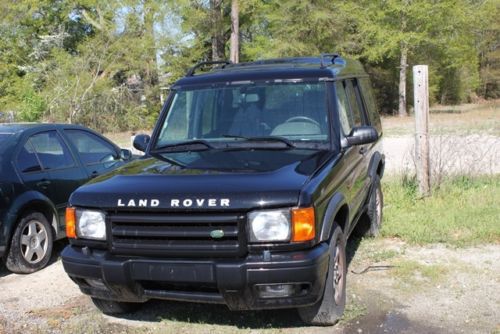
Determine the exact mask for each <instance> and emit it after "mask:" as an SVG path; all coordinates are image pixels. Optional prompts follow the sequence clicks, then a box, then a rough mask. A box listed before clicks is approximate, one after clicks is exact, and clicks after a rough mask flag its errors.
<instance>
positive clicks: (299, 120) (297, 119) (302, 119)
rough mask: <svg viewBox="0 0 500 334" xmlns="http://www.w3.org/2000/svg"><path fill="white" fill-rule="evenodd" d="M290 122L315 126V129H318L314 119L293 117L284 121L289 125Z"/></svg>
mask: <svg viewBox="0 0 500 334" xmlns="http://www.w3.org/2000/svg"><path fill="white" fill-rule="evenodd" d="M291 122H307V123H311V124H314V125H316V126H317V127H320V125H319V123H318V122H317V121H315V120H314V119H312V118H310V117H307V116H294V117H290V118H289V119H287V120H286V121H285V123H291Z"/></svg>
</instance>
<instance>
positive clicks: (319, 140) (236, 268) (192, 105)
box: [62, 54, 384, 325]
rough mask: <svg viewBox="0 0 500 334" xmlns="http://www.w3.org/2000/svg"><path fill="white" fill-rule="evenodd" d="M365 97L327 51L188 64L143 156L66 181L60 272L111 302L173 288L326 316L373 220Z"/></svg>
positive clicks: (325, 319) (139, 139)
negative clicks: (351, 242)
mask: <svg viewBox="0 0 500 334" xmlns="http://www.w3.org/2000/svg"><path fill="white" fill-rule="evenodd" d="M207 67H211V69H210V70H208V71H205V72H203V73H201V71H202V69H203V68H205V69H206V68H207ZM374 101H375V100H374V98H373V96H372V92H371V88H370V82H369V79H368V76H367V75H366V73H365V71H364V70H363V68H362V66H361V64H360V63H359V62H357V61H355V60H346V59H344V58H342V57H340V56H338V55H336V54H323V55H321V56H320V57H310V58H286V59H272V60H262V61H256V62H250V63H240V64H232V63H230V62H211V63H200V64H198V65H196V66H194V67H193V68H192V69H190V70H189V71H188V73H187V74H186V76H185V77H184V78H182V79H180V80H179V81H177V82H176V83H175V85H174V86H173V87H172V89H171V93H170V95H169V97H168V99H167V101H166V102H165V105H164V107H163V110H162V112H161V114H160V117H159V120H158V122H157V125H156V126H155V129H154V131H153V133H152V135H151V137H150V136H148V135H139V136H136V138H135V140H134V147H135V148H137V149H139V150H141V151H144V152H145V155H144V157H143V158H141V159H138V160H135V161H133V162H131V163H129V164H127V165H124V166H122V167H121V168H118V169H116V170H114V171H113V172H111V173H108V174H106V175H103V176H101V177H98V178H95V179H93V180H92V181H91V182H90V183H88V184H86V185H84V186H82V187H80V188H79V189H78V190H77V191H75V192H74V193H73V194H72V196H71V198H70V201H69V207H68V208H67V211H66V226H67V231H66V233H67V235H68V237H69V238H70V245H69V246H67V247H66V248H65V249H64V251H63V254H62V260H63V265H64V268H65V270H66V272H67V273H68V275H69V276H70V277H71V278H72V279H73V281H74V282H75V283H76V284H78V286H79V287H80V289H81V291H82V292H83V293H85V294H88V295H90V296H91V297H92V300H93V301H94V303H95V305H96V306H97V307H98V308H99V309H101V311H103V312H104V313H108V314H112V313H122V312H130V311H132V310H133V309H134V308H135V307H137V306H138V305H140V303H142V302H145V301H147V300H149V299H167V300H169V299H170V300H180V301H191V302H206V303H224V304H226V305H227V306H228V307H229V308H230V309H232V310H252V309H270V308H297V309H298V311H299V314H300V316H301V318H302V319H303V320H304V321H305V322H307V323H310V324H320V325H332V324H334V323H335V322H336V321H337V320H338V319H339V318H340V317H341V316H342V313H343V311H344V307H345V293H346V273H347V263H346V255H345V245H346V240H347V238H348V237H349V236H350V235H351V234H353V232H356V233H361V234H365V235H372V236H373V235H376V234H377V233H378V231H379V229H380V224H381V221H382V207H383V198H382V191H381V186H380V178H381V177H382V175H383V171H384V155H383V154H382V152H381V146H380V138H381V136H382V129H381V125H380V119H379V116H378V110H377V107H376V105H375V102H374Z"/></svg>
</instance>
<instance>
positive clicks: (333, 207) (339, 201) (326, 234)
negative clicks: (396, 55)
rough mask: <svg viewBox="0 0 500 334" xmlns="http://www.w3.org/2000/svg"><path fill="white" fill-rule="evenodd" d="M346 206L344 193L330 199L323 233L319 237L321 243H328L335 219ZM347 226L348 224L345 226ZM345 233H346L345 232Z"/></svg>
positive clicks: (324, 219) (322, 226) (323, 224)
mask: <svg viewBox="0 0 500 334" xmlns="http://www.w3.org/2000/svg"><path fill="white" fill-rule="evenodd" d="M344 204H346V199H345V197H344V195H343V194H342V193H335V194H334V195H333V197H332V198H331V199H330V202H329V203H328V206H327V208H326V212H325V215H324V216H323V221H322V225H321V232H320V235H319V242H323V241H328V240H329V239H330V235H331V233H332V231H333V227H334V226H333V223H334V217H335V216H336V215H337V213H338V212H339V211H340V208H341V207H342V206H343V205H344ZM345 226H347V222H346V224H345ZM344 232H345V231H344Z"/></svg>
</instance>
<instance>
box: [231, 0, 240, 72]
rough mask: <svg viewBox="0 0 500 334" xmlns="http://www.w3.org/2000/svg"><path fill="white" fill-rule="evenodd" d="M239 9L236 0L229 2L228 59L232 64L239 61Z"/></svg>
mask: <svg viewBox="0 0 500 334" xmlns="http://www.w3.org/2000/svg"><path fill="white" fill-rule="evenodd" d="M239 12H240V9H239V6H238V0H232V1H231V50H230V53H231V55H230V57H229V59H231V61H232V62H233V63H237V62H239V61H240V56H239V53H240V50H239V49H240V18H239V16H240V13H239Z"/></svg>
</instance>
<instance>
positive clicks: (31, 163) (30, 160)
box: [16, 140, 42, 173]
mask: <svg viewBox="0 0 500 334" xmlns="http://www.w3.org/2000/svg"><path fill="white" fill-rule="evenodd" d="M16 163H17V167H18V168H19V170H20V171H21V173H29V172H37V171H41V170H42V167H41V166H40V163H39V162H38V158H37V157H36V154H35V149H34V148H33V145H31V142H30V141H29V140H28V141H27V142H26V144H24V146H23V148H22V149H21V151H20V152H19V154H18V155H17V160H16Z"/></svg>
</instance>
